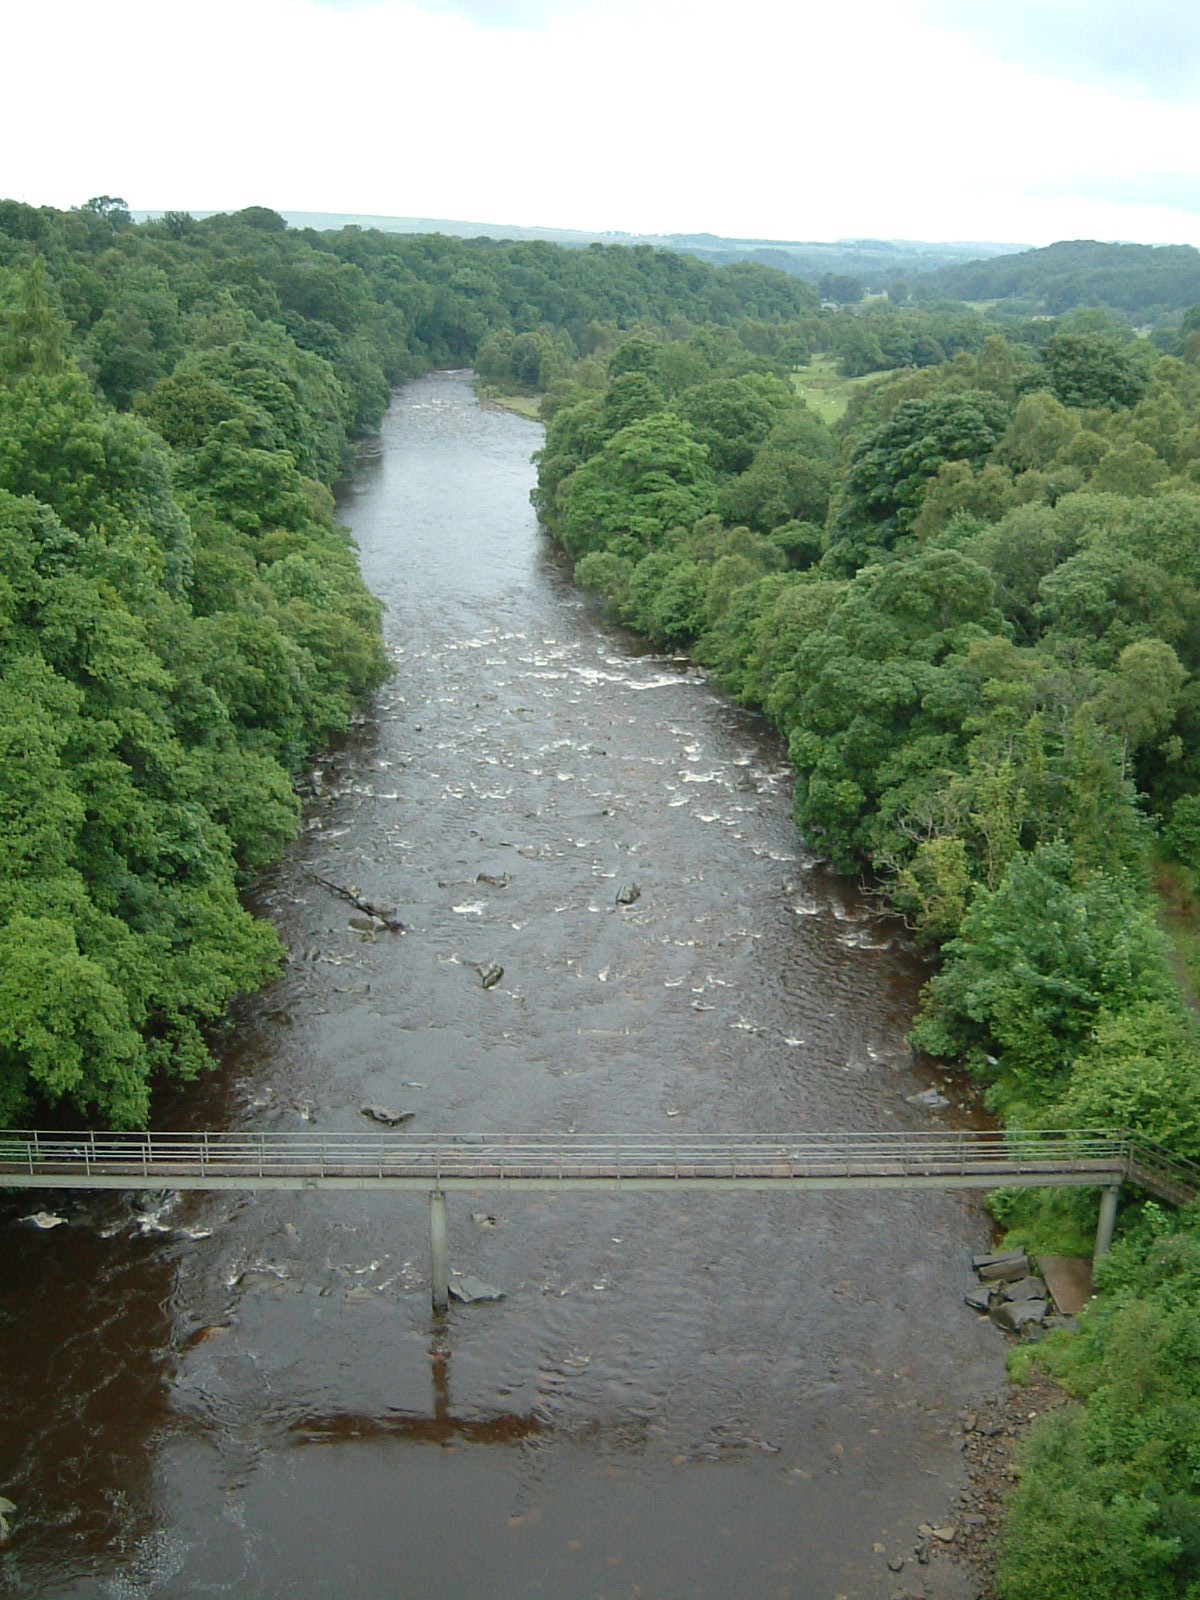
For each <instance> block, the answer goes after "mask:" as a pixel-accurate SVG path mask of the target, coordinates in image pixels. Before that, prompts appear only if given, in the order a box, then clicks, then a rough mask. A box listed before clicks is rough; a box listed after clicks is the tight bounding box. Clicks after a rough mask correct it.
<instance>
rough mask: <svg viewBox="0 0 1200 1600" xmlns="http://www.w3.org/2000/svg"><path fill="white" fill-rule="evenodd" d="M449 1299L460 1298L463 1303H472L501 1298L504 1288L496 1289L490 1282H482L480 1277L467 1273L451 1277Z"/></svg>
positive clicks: (466, 1304) (502, 1297)
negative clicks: (458, 1276) (459, 1276)
mask: <svg viewBox="0 0 1200 1600" xmlns="http://www.w3.org/2000/svg"><path fill="white" fill-rule="evenodd" d="M448 1287H449V1290H450V1298H451V1300H460V1301H461V1302H462V1304H463V1305H465V1306H469V1305H473V1304H474V1303H475V1301H477V1300H503V1299H504V1290H503V1289H497V1288H494V1287H493V1286H492V1284H490V1283H484V1281H483V1279H482V1278H476V1277H473V1276H472V1275H471V1274H470V1273H467V1274H466V1275H465V1276H464V1277H461V1278H451V1280H450V1283H449V1286H448Z"/></svg>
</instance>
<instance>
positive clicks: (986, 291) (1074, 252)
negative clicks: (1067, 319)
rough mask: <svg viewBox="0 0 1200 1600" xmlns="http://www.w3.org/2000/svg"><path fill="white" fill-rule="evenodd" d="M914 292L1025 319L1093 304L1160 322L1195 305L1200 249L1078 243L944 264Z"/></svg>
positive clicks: (1091, 241)
mask: <svg viewBox="0 0 1200 1600" xmlns="http://www.w3.org/2000/svg"><path fill="white" fill-rule="evenodd" d="M911 287H912V289H913V292H914V294H915V295H916V296H917V297H918V298H919V299H922V300H936V299H945V300H973V301H980V300H992V301H997V302H999V303H1000V304H1001V305H1008V306H1011V308H1012V309H1013V310H1014V311H1017V312H1022V313H1024V314H1027V315H1029V314H1033V315H1042V316H1051V317H1057V316H1061V315H1062V314H1063V313H1064V312H1067V311H1073V310H1075V308H1076V307H1078V306H1098V307H1101V308H1103V309H1105V310H1108V311H1114V312H1117V313H1119V314H1121V315H1122V316H1125V317H1128V318H1129V319H1130V321H1132V322H1134V323H1139V324H1140V323H1154V322H1165V321H1170V320H1172V318H1173V317H1176V316H1177V315H1178V314H1179V313H1180V312H1181V311H1184V310H1186V309H1187V307H1189V306H1194V305H1197V304H1200V251H1198V250H1194V249H1193V248H1192V246H1191V245H1186V244H1181V245H1148V244H1098V243H1097V242H1096V241H1095V240H1094V239H1076V240H1072V241H1064V242H1063V243H1061V244H1052V245H1048V246H1047V247H1046V248H1045V249H1043V250H1024V251H1022V252H1021V253H1020V254H1018V255H1003V256H998V257H995V258H993V259H992V260H990V261H972V262H966V263H963V264H960V265H957V266H945V267H941V268H940V269H939V270H937V271H934V272H928V273H926V274H924V275H923V276H922V277H921V278H920V279H919V280H918V281H917V282H916V283H915V284H913V285H911Z"/></svg>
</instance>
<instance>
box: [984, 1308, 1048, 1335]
mask: <svg viewBox="0 0 1200 1600" xmlns="http://www.w3.org/2000/svg"><path fill="white" fill-rule="evenodd" d="M992 1317H993V1319H994V1321H995V1322H996V1324H997V1326H998V1327H1001V1328H1004V1329H1006V1330H1007V1332H1009V1333H1020V1332H1021V1330H1022V1329H1023V1328H1028V1327H1031V1326H1033V1325H1034V1324H1036V1323H1040V1322H1045V1320H1046V1302H1045V1301H1044V1300H1004V1301H1001V1303H1000V1304H999V1305H998V1306H997V1307H996V1309H995V1310H994V1311H993V1312H992Z"/></svg>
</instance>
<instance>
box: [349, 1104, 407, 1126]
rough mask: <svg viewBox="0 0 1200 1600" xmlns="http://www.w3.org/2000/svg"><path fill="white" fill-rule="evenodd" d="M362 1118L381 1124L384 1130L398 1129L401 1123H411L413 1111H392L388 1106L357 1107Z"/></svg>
mask: <svg viewBox="0 0 1200 1600" xmlns="http://www.w3.org/2000/svg"><path fill="white" fill-rule="evenodd" d="M358 1109H359V1110H360V1111H361V1112H362V1114H363V1116H364V1117H370V1119H371V1121H372V1122H382V1123H383V1125H384V1127H385V1128H398V1127H399V1126H400V1124H401V1123H402V1122H411V1121H412V1119H413V1117H414V1116H415V1115H416V1113H415V1112H414V1111H393V1110H392V1109H391V1107H390V1106H359V1108H358Z"/></svg>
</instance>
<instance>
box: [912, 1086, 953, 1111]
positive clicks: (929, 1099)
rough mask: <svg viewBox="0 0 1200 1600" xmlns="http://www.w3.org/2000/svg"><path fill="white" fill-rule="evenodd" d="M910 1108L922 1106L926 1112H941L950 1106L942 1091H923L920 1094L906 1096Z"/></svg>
mask: <svg viewBox="0 0 1200 1600" xmlns="http://www.w3.org/2000/svg"><path fill="white" fill-rule="evenodd" d="M905 1099H906V1100H907V1101H908V1103H909V1105H910V1106H922V1107H924V1109H925V1110H926V1111H941V1110H943V1109H944V1108H945V1107H946V1106H948V1105H949V1104H950V1102H949V1100H947V1099H946V1096H945V1095H944V1094H943V1093H942V1092H941V1090H940V1089H922V1090H921V1092H920V1094H910V1095H905Z"/></svg>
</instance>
